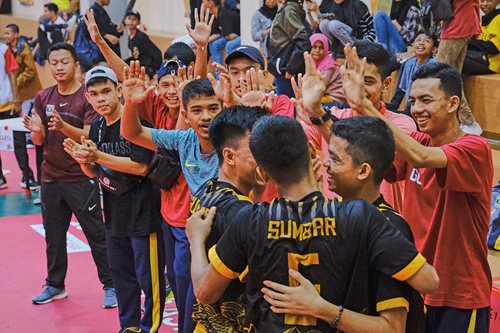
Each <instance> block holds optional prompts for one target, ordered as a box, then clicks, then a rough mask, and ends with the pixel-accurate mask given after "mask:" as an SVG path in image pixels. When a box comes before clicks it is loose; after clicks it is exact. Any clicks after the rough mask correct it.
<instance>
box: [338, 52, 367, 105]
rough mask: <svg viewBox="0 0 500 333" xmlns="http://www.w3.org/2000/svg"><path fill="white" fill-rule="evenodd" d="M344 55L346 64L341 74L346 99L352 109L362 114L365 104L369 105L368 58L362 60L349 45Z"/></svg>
mask: <svg viewBox="0 0 500 333" xmlns="http://www.w3.org/2000/svg"><path fill="white" fill-rule="evenodd" d="M344 53H345V57H346V63H345V64H344V65H343V66H342V67H341V68H340V74H342V84H343V85H344V92H345V97H346V99H347V102H348V103H349V105H350V106H351V107H352V108H355V109H356V111H360V112H362V111H363V107H362V106H363V104H364V103H367V98H366V94H365V69H366V58H363V60H360V59H359V57H358V52H357V50H356V47H353V48H351V45H349V44H347V45H346V46H345V47H344ZM368 102H369V101H368ZM358 109H359V110H358Z"/></svg>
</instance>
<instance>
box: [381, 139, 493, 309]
mask: <svg viewBox="0 0 500 333" xmlns="http://www.w3.org/2000/svg"><path fill="white" fill-rule="evenodd" d="M411 136H412V137H413V138H414V139H415V140H417V141H418V142H420V143H421V144H423V145H425V146H432V143H431V138H430V136H428V135H427V134H424V133H419V132H414V133H412V135H411ZM440 148H441V149H442V150H443V152H444V153H445V154H446V157H447V159H448V165H447V167H446V168H444V169H429V168H413V167H412V166H411V165H409V164H408V163H406V162H405V161H404V160H403V159H402V158H400V157H399V156H397V157H396V160H395V161H394V166H393V169H392V170H391V171H390V172H389V173H388V175H387V177H386V178H387V179H388V180H389V181H394V180H403V179H404V180H405V186H406V188H405V200H404V205H403V211H402V215H403V216H404V217H405V219H406V220H407V221H408V223H409V225H410V227H411V229H412V231H413V235H414V236H415V244H416V246H417V249H418V250H419V251H420V252H421V253H422V254H423V255H424V256H425V258H427V260H428V261H429V263H430V264H431V265H433V266H434V268H435V269H436V271H437V273H438V275H439V279H440V284H439V289H438V290H437V292H435V293H433V294H431V295H427V296H426V298H425V304H427V305H430V306H450V307H455V308H461V309H477V308H483V307H487V306H489V305H490V293H491V272H490V267H489V265H488V260H487V257H488V249H487V245H486V235H487V233H488V226H489V216H490V201H491V187H492V185H493V184H492V182H493V161H492V155H491V148H490V145H489V144H488V141H487V140H486V139H484V138H482V137H480V136H477V135H468V134H466V135H464V136H463V137H461V138H459V139H458V140H456V141H455V142H452V143H450V144H446V145H443V146H441V147H440Z"/></svg>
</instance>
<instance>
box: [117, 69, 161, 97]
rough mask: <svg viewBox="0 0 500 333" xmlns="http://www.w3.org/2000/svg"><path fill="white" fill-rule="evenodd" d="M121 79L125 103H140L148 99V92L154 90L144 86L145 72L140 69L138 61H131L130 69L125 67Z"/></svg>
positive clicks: (151, 87) (152, 87)
mask: <svg viewBox="0 0 500 333" xmlns="http://www.w3.org/2000/svg"><path fill="white" fill-rule="evenodd" d="M123 77H124V80H123V83H122V92H123V98H124V99H125V101H127V102H132V103H135V104H139V103H142V102H144V101H145V100H146V98H147V97H148V94H149V92H150V91H151V90H152V89H154V86H146V81H145V77H146V70H145V69H144V67H141V64H140V62H139V61H132V62H131V63H130V68H128V67H125V68H124V70H123Z"/></svg>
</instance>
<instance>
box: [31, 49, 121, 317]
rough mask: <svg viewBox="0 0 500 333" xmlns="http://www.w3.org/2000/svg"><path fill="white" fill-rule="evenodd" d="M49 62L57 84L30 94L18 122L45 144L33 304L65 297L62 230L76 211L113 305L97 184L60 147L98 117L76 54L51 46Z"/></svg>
mask: <svg viewBox="0 0 500 333" xmlns="http://www.w3.org/2000/svg"><path fill="white" fill-rule="evenodd" d="M48 61H49V64H50V71H51V74H52V77H53V78H54V79H55V80H56V83H57V84H56V85H54V86H52V87H49V88H46V89H44V90H42V91H40V92H39V93H38V94H37V95H36V97H35V111H34V112H33V115H32V116H31V117H29V116H27V115H26V116H24V119H23V122H24V125H25V127H26V128H27V129H29V130H30V131H31V138H32V140H33V143H34V144H36V145H42V144H43V145H44V150H43V153H44V158H45V159H44V161H43V164H42V185H41V189H42V193H41V197H42V219H43V226H44V228H45V241H46V252H47V270H48V274H47V278H46V280H45V281H46V288H45V289H44V290H43V291H42V292H41V293H40V294H38V295H36V296H35V297H33V300H32V301H33V303H35V304H45V303H49V302H52V301H53V300H57V299H61V298H65V297H68V293H67V292H66V290H65V284H64V280H65V278H66V272H67V268H68V255H67V252H66V232H67V231H68V227H69V223H70V221H71V216H72V215H73V214H75V216H76V218H77V219H78V221H79V222H80V225H81V227H82V230H83V232H84V233H85V236H86V237H87V240H88V243H89V246H90V250H91V252H92V257H93V259H94V262H95V264H96V266H97V271H98V275H99V280H100V281H101V283H102V284H103V285H104V300H103V303H102V305H103V307H104V308H110V307H116V305H117V304H116V295H115V289H114V288H113V281H112V279H111V274H110V270H109V264H108V255H107V252H106V236H105V234H104V224H103V221H102V210H101V200H100V197H99V187H98V184H97V181H96V180H95V179H89V178H87V176H86V175H85V174H84V173H83V172H82V170H81V169H80V166H79V165H78V163H77V162H76V161H74V160H73V159H72V158H71V157H70V156H69V155H68V154H66V152H65V151H64V147H63V141H64V139H65V138H67V137H69V138H72V139H73V140H75V141H80V140H81V137H82V136H85V137H87V136H88V132H89V127H90V123H91V122H92V121H93V120H94V119H95V118H96V117H97V114H96V113H95V111H94V109H93V108H92V106H91V105H90V104H89V102H88V101H87V100H86V99H85V86H83V85H82V84H81V83H80V82H78V81H77V80H76V78H75V71H76V68H77V64H76V52H75V49H74V48H73V46H71V45H69V44H65V43H59V44H54V45H53V46H51V48H50V49H49V51H48Z"/></svg>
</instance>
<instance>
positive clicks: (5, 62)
mask: <svg viewBox="0 0 500 333" xmlns="http://www.w3.org/2000/svg"><path fill="white" fill-rule="evenodd" d="M18 68H19V66H18V65H17V62H16V58H14V55H13V54H12V52H11V50H10V49H9V47H8V46H7V45H5V44H4V43H1V42H0V83H1V84H0V119H5V117H7V118H8V117H9V116H10V113H11V112H12V108H13V103H12V101H13V100H14V95H13V93H12V86H11V82H14V75H15V74H14V73H15V71H16V70H17V69H18ZM2 188H7V180H6V179H5V177H4V175H3V172H2V159H1V158H0V189H2Z"/></svg>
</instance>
